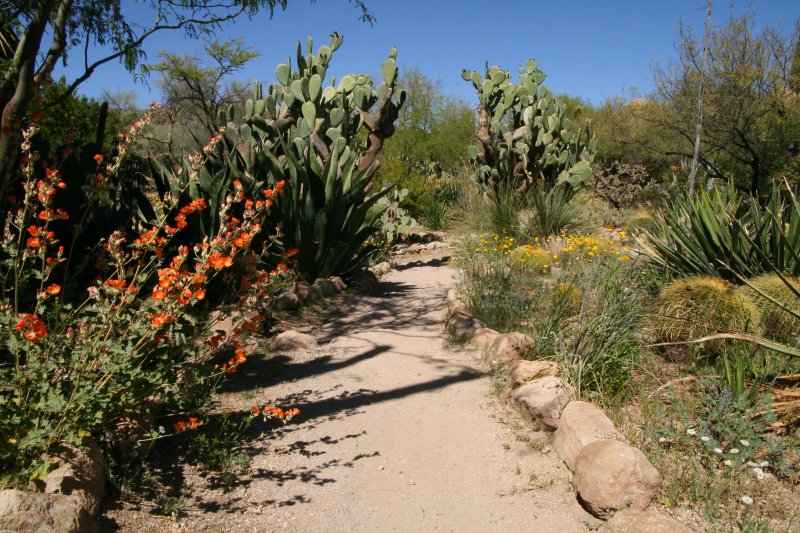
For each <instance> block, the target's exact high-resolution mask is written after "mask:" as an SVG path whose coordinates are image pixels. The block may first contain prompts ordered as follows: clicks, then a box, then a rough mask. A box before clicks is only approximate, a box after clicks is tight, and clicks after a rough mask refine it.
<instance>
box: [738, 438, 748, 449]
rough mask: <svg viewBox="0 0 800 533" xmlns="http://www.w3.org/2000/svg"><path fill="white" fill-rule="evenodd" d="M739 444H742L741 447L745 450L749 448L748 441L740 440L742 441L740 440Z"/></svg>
mask: <svg viewBox="0 0 800 533" xmlns="http://www.w3.org/2000/svg"><path fill="white" fill-rule="evenodd" d="M739 442H741V443H742V446H744V447H745V448H747V447H748V446H750V441H749V440H746V439H742V440H740V441H739Z"/></svg>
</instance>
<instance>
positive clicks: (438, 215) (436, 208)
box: [420, 196, 449, 231]
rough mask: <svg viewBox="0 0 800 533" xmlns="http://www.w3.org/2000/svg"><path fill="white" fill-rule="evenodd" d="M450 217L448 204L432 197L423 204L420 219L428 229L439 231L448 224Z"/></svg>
mask: <svg viewBox="0 0 800 533" xmlns="http://www.w3.org/2000/svg"><path fill="white" fill-rule="evenodd" d="M448 215H449V212H448V209H447V204H445V203H444V202H442V201H441V200H439V199H438V198H436V197H435V196H431V197H430V198H428V199H427V200H426V201H425V203H424V204H423V206H422V213H421V216H420V218H421V220H422V223H423V224H424V225H425V227H426V228H428V229H432V230H434V231H438V230H440V229H442V228H444V227H445V225H446V224H447V220H448V218H449V217H448Z"/></svg>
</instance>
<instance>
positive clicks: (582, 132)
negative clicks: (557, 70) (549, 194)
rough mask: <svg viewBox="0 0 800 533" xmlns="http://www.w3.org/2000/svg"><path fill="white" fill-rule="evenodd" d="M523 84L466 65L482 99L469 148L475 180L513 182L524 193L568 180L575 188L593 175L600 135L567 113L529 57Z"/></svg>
mask: <svg viewBox="0 0 800 533" xmlns="http://www.w3.org/2000/svg"><path fill="white" fill-rule="evenodd" d="M519 72H520V79H519V83H514V82H512V81H511V74H510V73H509V72H508V71H505V70H502V69H501V68H500V67H497V66H494V67H491V68H488V66H487V68H486V71H485V73H484V74H483V75H481V74H480V73H479V72H477V71H473V72H470V71H468V70H463V71H462V72H461V76H462V77H463V78H464V80H466V81H470V82H472V84H473V86H474V87H475V90H476V91H477V92H478V99H479V101H480V103H479V105H478V107H477V109H476V123H477V124H476V128H475V136H476V137H477V139H478V141H479V145H478V146H472V147H470V153H469V155H470V159H471V160H472V161H473V163H474V164H475V167H476V169H475V180H476V181H478V182H479V183H481V184H484V185H486V186H489V187H493V188H498V187H501V186H504V187H513V188H515V189H516V190H517V191H519V192H520V193H524V192H525V191H527V190H528V189H530V188H531V187H535V186H540V187H543V188H544V189H545V190H547V191H549V190H551V189H552V188H553V187H555V186H559V185H565V186H567V187H569V188H570V189H572V190H574V189H577V188H579V187H580V186H581V185H582V184H583V183H584V182H586V181H587V180H589V178H591V176H592V161H593V159H594V155H595V152H596V151H597V139H596V138H595V137H594V135H593V134H592V129H591V124H590V123H588V122H587V123H586V124H585V125H583V126H581V125H579V124H576V123H573V122H572V121H571V120H570V119H569V118H567V117H566V106H565V105H564V104H563V103H562V102H561V101H560V100H559V99H558V98H557V97H556V96H555V95H554V94H553V93H552V92H551V91H550V90H549V89H548V88H547V87H545V86H544V85H542V83H543V82H544V80H545V74H544V73H543V72H542V71H541V70H539V69H538V68H537V64H536V61H534V60H532V59H531V60H529V61H528V62H527V63H526V65H525V67H520V69H519Z"/></svg>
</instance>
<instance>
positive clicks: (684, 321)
mask: <svg viewBox="0 0 800 533" xmlns="http://www.w3.org/2000/svg"><path fill="white" fill-rule="evenodd" d="M656 307H657V311H656V315H655V317H654V324H653V328H654V333H655V336H656V338H657V339H658V340H659V341H660V342H677V341H686V340H692V339H698V338H702V337H705V336H708V335H711V334H713V333H721V332H725V333H727V332H750V333H760V332H761V313H759V311H758V308H757V307H756V305H755V304H754V303H753V302H752V300H750V299H749V298H747V297H746V296H745V295H743V294H741V293H740V292H738V291H734V290H733V285H732V284H731V283H729V282H727V281H725V280H723V279H720V278H717V277H713V276H689V277H686V278H682V279H678V280H675V281H673V282H672V283H670V284H668V285H666V286H665V287H664V289H663V290H662V291H661V295H660V296H659V297H658V300H657V301H656ZM706 349H707V351H708V353H709V354H710V355H712V356H717V355H720V354H721V353H722V352H723V351H724V349H725V344H724V341H722V340H715V341H711V342H709V343H707V346H706Z"/></svg>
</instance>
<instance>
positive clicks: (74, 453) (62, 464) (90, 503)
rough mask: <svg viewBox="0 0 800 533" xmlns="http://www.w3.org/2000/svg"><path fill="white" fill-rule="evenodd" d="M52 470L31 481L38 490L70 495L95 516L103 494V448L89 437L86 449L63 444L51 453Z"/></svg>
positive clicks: (104, 479) (98, 510) (104, 480)
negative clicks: (59, 448)
mask: <svg viewBox="0 0 800 533" xmlns="http://www.w3.org/2000/svg"><path fill="white" fill-rule="evenodd" d="M52 461H53V464H52V470H50V472H48V473H47V475H46V476H44V478H42V479H37V480H36V481H34V482H33V485H34V486H35V488H36V489H37V490H38V491H39V492H44V493H46V494H64V495H65V496H73V497H74V498H75V500H76V501H77V502H78V504H79V505H80V506H81V507H82V508H83V509H85V510H86V511H87V512H88V513H89V514H90V515H92V516H96V515H97V514H98V513H99V512H100V506H101V504H102V503H103V496H105V484H106V478H105V475H104V472H105V461H104V460H103V452H101V451H100V447H99V446H97V443H95V442H94V441H90V442H89V445H88V446H87V448H86V449H81V448H77V447H75V446H72V445H70V444H65V445H63V446H62V449H61V450H59V451H58V452H57V453H55V454H53V456H52Z"/></svg>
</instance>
